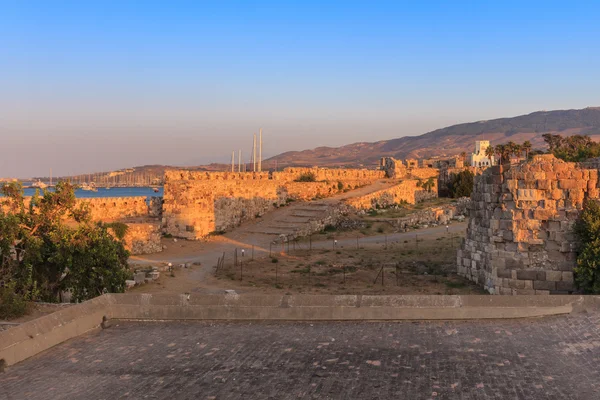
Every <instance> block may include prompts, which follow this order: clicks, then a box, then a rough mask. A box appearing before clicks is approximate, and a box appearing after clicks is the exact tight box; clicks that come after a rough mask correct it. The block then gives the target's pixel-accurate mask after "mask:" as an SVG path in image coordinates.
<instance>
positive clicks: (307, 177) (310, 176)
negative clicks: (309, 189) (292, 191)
mask: <svg viewBox="0 0 600 400" xmlns="http://www.w3.org/2000/svg"><path fill="white" fill-rule="evenodd" d="M316 181H317V177H316V175H315V174H314V173H313V172H306V173H304V174H302V175H300V176H299V177H298V179H296V182H316Z"/></svg>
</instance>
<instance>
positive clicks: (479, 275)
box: [457, 155, 599, 294]
mask: <svg viewBox="0 0 600 400" xmlns="http://www.w3.org/2000/svg"><path fill="white" fill-rule="evenodd" d="M501 168H502V167H497V166H496V167H493V168H490V169H488V170H487V171H486V172H484V173H483V175H481V176H477V177H476V178H475V187H474V190H473V195H472V201H471V203H470V206H469V217H470V221H469V226H468V228H467V236H466V239H465V240H464V242H463V244H462V246H461V249H459V251H458V254H457V265H458V267H457V268H458V273H459V274H460V275H462V276H465V277H467V278H469V279H471V280H473V281H475V282H477V283H479V284H480V285H482V286H483V287H485V288H486V289H487V290H488V291H489V292H491V293H496V294H548V293H569V292H572V291H573V290H574V289H575V288H574V285H573V268H574V266H575V261H576V253H575V249H576V241H575V237H574V235H573V233H572V227H573V224H574V222H575V221H576V220H577V218H578V217H579V214H580V211H581V209H582V207H583V203H584V201H585V200H586V199H598V197H599V196H598V195H599V189H598V167H597V166H594V165H590V164H585V165H584V164H575V163H567V162H564V161H561V160H558V159H556V158H554V156H552V155H543V156H535V157H534V159H533V161H531V162H528V163H525V164H521V165H519V166H512V167H508V166H507V167H506V168H507V169H505V170H504V171H502V170H501Z"/></svg>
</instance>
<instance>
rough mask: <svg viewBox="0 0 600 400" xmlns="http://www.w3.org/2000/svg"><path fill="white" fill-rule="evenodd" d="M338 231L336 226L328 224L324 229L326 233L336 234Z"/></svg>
mask: <svg viewBox="0 0 600 400" xmlns="http://www.w3.org/2000/svg"><path fill="white" fill-rule="evenodd" d="M336 230H337V228H336V227H335V225H331V224H327V225H325V228H323V231H325V232H335V231H336Z"/></svg>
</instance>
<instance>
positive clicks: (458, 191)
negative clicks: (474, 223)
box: [448, 170, 475, 198]
mask: <svg viewBox="0 0 600 400" xmlns="http://www.w3.org/2000/svg"><path fill="white" fill-rule="evenodd" d="M474 181H475V175H474V174H473V173H472V172H471V171H469V170H465V171H461V172H459V173H458V174H456V175H454V176H453V177H452V180H451V181H450V184H449V185H448V191H449V192H450V194H451V196H452V197H454V198H457V197H471V194H472V193H473V184H474Z"/></svg>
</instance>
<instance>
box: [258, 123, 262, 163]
mask: <svg viewBox="0 0 600 400" xmlns="http://www.w3.org/2000/svg"><path fill="white" fill-rule="evenodd" d="M258 137H259V139H258V141H259V144H258V172H262V128H260V129H259V131H258Z"/></svg>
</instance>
